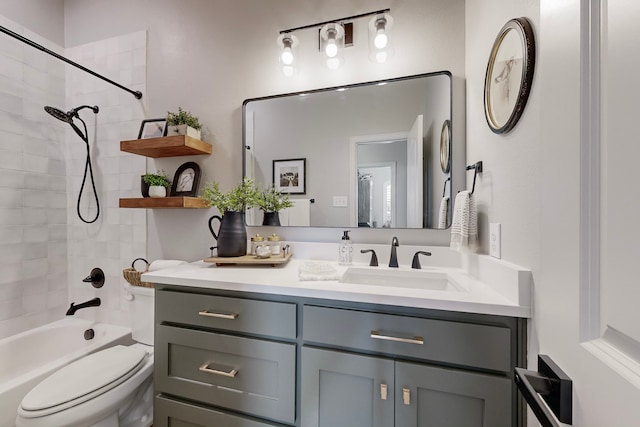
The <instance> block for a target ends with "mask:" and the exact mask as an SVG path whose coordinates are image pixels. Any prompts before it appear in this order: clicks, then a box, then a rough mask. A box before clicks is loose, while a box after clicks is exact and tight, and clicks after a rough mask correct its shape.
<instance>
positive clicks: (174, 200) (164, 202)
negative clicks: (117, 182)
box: [120, 197, 208, 209]
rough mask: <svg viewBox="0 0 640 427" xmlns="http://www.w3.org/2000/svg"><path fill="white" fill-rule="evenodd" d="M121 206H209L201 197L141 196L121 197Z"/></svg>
mask: <svg viewBox="0 0 640 427" xmlns="http://www.w3.org/2000/svg"><path fill="white" fill-rule="evenodd" d="M120 207H121V208H141V209H163V208H190V209H205V208H208V206H207V202H206V201H205V200H204V199H201V198H199V197H157V198H155V197H140V198H134V199H120Z"/></svg>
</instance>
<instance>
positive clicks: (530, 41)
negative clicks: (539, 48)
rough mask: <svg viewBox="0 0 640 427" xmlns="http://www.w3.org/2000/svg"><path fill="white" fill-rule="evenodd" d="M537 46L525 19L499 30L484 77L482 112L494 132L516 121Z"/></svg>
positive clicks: (526, 93)
mask: <svg viewBox="0 0 640 427" xmlns="http://www.w3.org/2000/svg"><path fill="white" fill-rule="evenodd" d="M535 59H536V49H535V40H534V35H533V28H532V26H531V24H530V23H529V20H528V19H527V18H515V19H511V20H510V21H508V22H507V23H506V24H505V25H504V26H503V27H502V29H501V30H500V32H499V33H498V37H496V40H495V42H494V43H493V47H492V48H491V55H490V57H489V64H488V65H487V73H486V75H485V79H484V112H485V117H486V119H487V124H488V125H489V128H491V130H492V131H493V132H494V133H498V134H500V133H506V132H509V131H510V130H511V129H513V127H514V126H515V125H516V123H518V120H520V117H521V116H522V113H523V111H524V107H525V105H526V104H527V99H528V98H529V92H530V91H531V84H532V83H533V70H534V67H535Z"/></svg>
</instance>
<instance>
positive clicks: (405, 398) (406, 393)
mask: <svg viewBox="0 0 640 427" xmlns="http://www.w3.org/2000/svg"><path fill="white" fill-rule="evenodd" d="M402 402H403V403H404V404H405V405H410V404H411V390H409V389H408V388H406V387H404V388H403V389H402Z"/></svg>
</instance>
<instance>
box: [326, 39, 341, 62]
mask: <svg viewBox="0 0 640 427" xmlns="http://www.w3.org/2000/svg"><path fill="white" fill-rule="evenodd" d="M324 52H325V53H326V54H327V56H328V57H329V58H333V57H335V56H336V55H337V54H338V46H337V45H336V40H335V39H329V41H328V42H327V45H326V46H325V47H324Z"/></svg>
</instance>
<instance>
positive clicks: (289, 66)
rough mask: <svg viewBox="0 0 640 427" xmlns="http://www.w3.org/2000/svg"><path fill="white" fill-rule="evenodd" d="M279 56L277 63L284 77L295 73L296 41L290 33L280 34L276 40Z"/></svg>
mask: <svg viewBox="0 0 640 427" xmlns="http://www.w3.org/2000/svg"><path fill="white" fill-rule="evenodd" d="M276 42H277V44H278V48H279V49H280V54H279V55H278V63H279V64H280V66H281V67H282V72H283V73H284V75H285V76H287V77H291V76H292V75H294V74H295V71H296V57H297V46H298V39H297V38H296V36H294V35H293V34H290V33H284V34H280V35H279V36H278V39H277V41H276Z"/></svg>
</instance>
